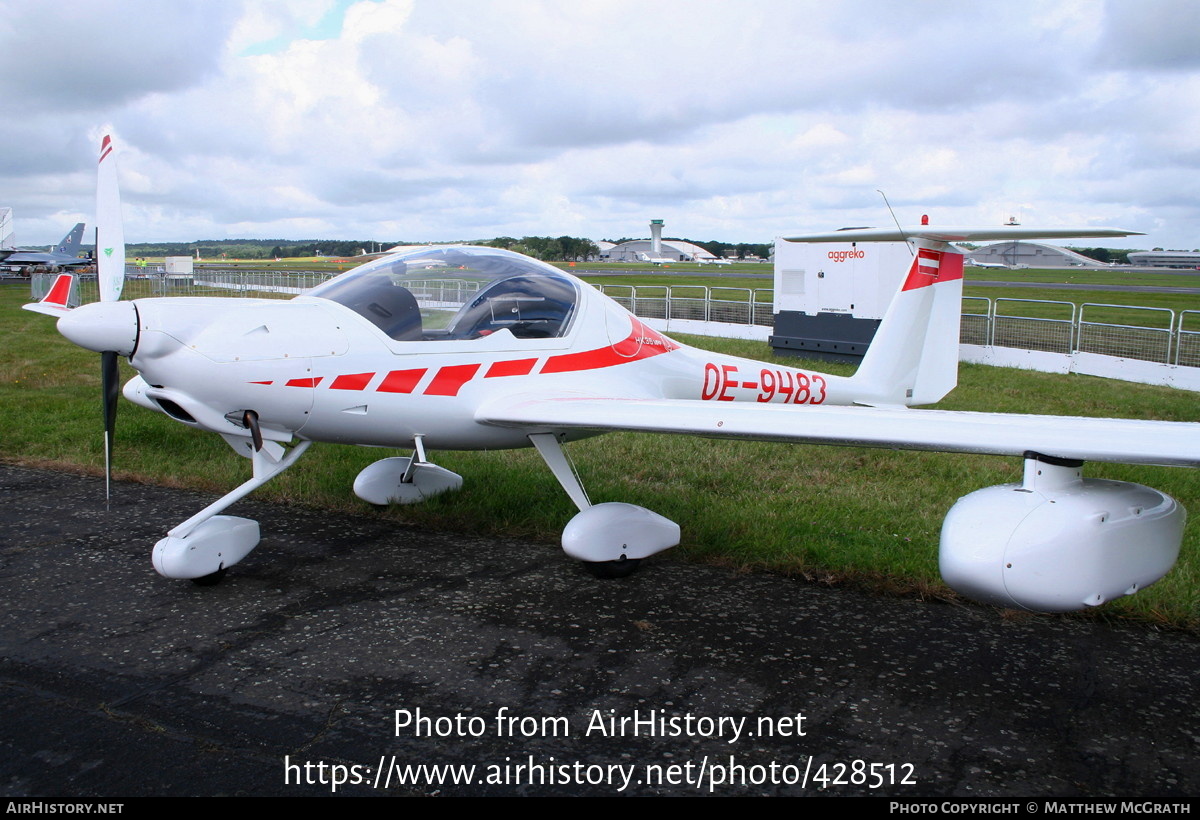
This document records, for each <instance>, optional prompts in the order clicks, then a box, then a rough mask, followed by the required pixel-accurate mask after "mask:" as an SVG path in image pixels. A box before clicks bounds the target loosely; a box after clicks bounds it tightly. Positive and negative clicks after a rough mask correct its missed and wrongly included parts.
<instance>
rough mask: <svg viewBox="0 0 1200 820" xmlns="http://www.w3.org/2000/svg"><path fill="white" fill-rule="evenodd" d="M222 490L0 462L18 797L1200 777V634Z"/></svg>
mask: <svg viewBox="0 0 1200 820" xmlns="http://www.w3.org/2000/svg"><path fill="white" fill-rule="evenodd" d="M347 491H348V490H347ZM210 500H211V498H209V497H205V496H202V495H200V494H196V493H191V492H181V491H176V490H167V489H161V488H155V487H146V486H140V485H133V484H117V485H116V490H115V495H114V500H113V502H112V504H111V508H110V509H107V510H106V508H105V502H104V493H103V484H102V482H101V481H100V480H99V479H95V478H85V477H77V476H71V475H64V474H58V473H51V472H44V471H37V470H30V469H24V468H14V467H0V501H2V503H0V522H2V523H0V597H2V600H3V604H2V609H3V611H2V615H0V618H2V621H0V623H2V626H0V648H2V651H0V687H2V690H3V697H2V698H0V727H2V728H0V792H2V793H3V794H4V795H5V796H7V797H19V796H38V797H128V796H137V795H307V794H330V793H333V791H334V789H335V781H339V780H340V781H341V782H340V783H339V784H336V791H337V793H338V794H375V795H378V794H441V795H568V794H593V795H615V794H638V795H647V794H709V793H712V794H719V795H743V794H768V795H821V794H838V795H843V794H845V795H860V794H873V795H905V796H959V797H978V796H1022V797H1047V796H1061V797H1100V796H1127V797H1133V796H1142V797H1146V796H1158V797H1179V796H1188V795H1196V794H1200V766H1198V765H1197V762H1198V759H1200V755H1198V751H1197V750H1198V743H1200V715H1198V712H1197V709H1196V701H1197V698H1196V688H1197V685H1196V679H1197V669H1200V640H1198V639H1197V638H1196V637H1194V636H1190V635H1184V634H1178V633H1170V632H1162V631H1157V630H1154V629H1151V628H1142V627H1128V626H1123V627H1113V626H1108V625H1104V624H1102V623H1098V622H1095V621H1086V620H1080V619H1069V618H1061V617H1040V616H1039V617H1035V616H1017V615H1012V614H1008V615H1006V614H1004V613H1000V612H998V611H996V610H993V609H988V608H984V607H974V606H961V605H950V604H945V603H937V602H920V601H915V600H898V599H889V598H880V597H872V596H868V595H863V594H858V593H855V592H852V591H846V590H839V589H828V588H823V587H821V586H817V585H814V584H810V583H806V582H805V581H803V580H799V579H794V578H787V577H781V576H777V575H771V574H738V573H735V572H731V571H728V570H725V569H722V568H718V567H711V566H699V565H692V564H687V563H684V562H681V561H679V560H675V559H672V558H670V557H669V555H668V556H662V557H659V558H657V559H654V560H650V561H648V562H646V564H645V565H644V566H643V568H642V570H641V571H640V572H638V573H637V574H636V575H634V576H633V577H631V578H628V579H623V580H609V581H597V580H595V579H593V578H592V577H591V576H590V575H588V574H586V573H585V572H584V571H583V570H582V569H581V568H580V567H579V566H577V565H576V564H575V563H574V562H573V561H572V560H570V559H569V558H567V557H566V556H565V555H564V554H563V553H562V551H561V550H560V549H558V547H557V546H556V545H554V544H545V543H526V542H522V541H517V540H505V539H494V538H478V537H472V536H463V535H459V534H452V533H437V532H423V531H419V530H416V529H412V528H405V527H398V526H396V525H395V524H394V523H389V522H387V521H384V520H383V519H381V518H379V517H372V516H370V515H364V516H362V517H347V516H335V515H328V514H324V513H320V512H315V511H312V510H307V509H303V508H298V507H288V506H278V505H266V504H260V503H254V502H253V501H248V502H242V503H240V504H238V505H236V506H235V507H234V508H233V509H232V510H231V513H233V514H240V515H245V516H248V517H253V518H256V519H258V520H259V521H260V522H261V523H262V527H263V535H264V537H263V542H262V544H261V545H260V546H259V548H258V549H257V550H256V551H255V552H254V553H252V554H251V555H250V556H249V557H248V558H247V559H246V560H245V561H243V562H242V563H241V564H240V565H238V566H237V567H235V568H234V569H233V570H231V571H230V573H229V575H228V577H227V578H226V579H225V580H224V582H222V583H221V584H220V585H218V586H215V587H207V588H202V587H198V586H195V585H193V584H191V583H189V582H186V581H184V582H180V581H170V580H167V579H164V578H161V577H159V576H158V575H156V574H155V572H154V571H153V569H152V568H151V566H150V562H149V550H150V548H151V546H152V544H153V543H154V541H155V540H156V539H157V538H158V537H160V536H161V534H162V532H163V530H165V529H167V528H168V527H170V526H173V525H174V523H177V522H178V521H180V520H182V519H184V518H186V517H187V516H189V515H190V514H192V513H193V512H195V511H196V510H198V509H199V508H200V507H201V506H203V505H204V504H206V503H207V502H208V501H210ZM418 710H419V711H418ZM419 767H424V768H419ZM451 767H453V768H451ZM471 767H474V768H471ZM455 778H457V779H458V780H459V781H466V782H458V783H454V782H451V781H453V780H454V779H455ZM356 781H357V782H356ZM401 781H403V782H401Z"/></svg>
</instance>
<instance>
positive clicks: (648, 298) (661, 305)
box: [630, 285, 671, 319]
mask: <svg viewBox="0 0 1200 820" xmlns="http://www.w3.org/2000/svg"><path fill="white" fill-rule="evenodd" d="M632 290H633V306H632V307H631V308H630V310H631V311H632V312H633V313H634V314H635V315H637V316H642V317H644V318H646V319H669V318H671V312H670V305H669V301H670V295H671V289H670V288H668V287H666V286H665V285H639V286H637V287H634V288H632Z"/></svg>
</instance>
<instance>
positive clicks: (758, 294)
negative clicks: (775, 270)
mask: <svg viewBox="0 0 1200 820" xmlns="http://www.w3.org/2000/svg"><path fill="white" fill-rule="evenodd" d="M750 324H752V325H760V326H762V327H775V291H774V290H773V289H771V288H755V290H754V293H753V295H752V296H751V306H750Z"/></svg>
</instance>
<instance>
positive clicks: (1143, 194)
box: [0, 0, 1200, 249]
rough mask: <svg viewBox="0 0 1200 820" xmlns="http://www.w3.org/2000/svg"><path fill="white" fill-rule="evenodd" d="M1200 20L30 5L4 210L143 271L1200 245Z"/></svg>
mask: <svg viewBox="0 0 1200 820" xmlns="http://www.w3.org/2000/svg"><path fill="white" fill-rule="evenodd" d="M1197 32H1200V2H1194V0H1110V2H1102V1H1101V0H1028V1H1027V0H1008V2H988V3H984V2H961V1H960V0H910V1H909V2H896V0H845V1H844V2H833V1H832V0H778V1H777V0H738V2H732V0H720V1H718V0H287V2H283V0H171V2H163V1H162V0H66V1H65V2H45V0H7V2H6V3H5V6H4V12H3V14H2V15H0V118H2V124H0V206H5V205H7V206H11V207H12V208H13V209H14V212H15V217H16V229H17V235H16V238H17V242H18V243H20V244H29V245H33V244H44V243H49V242H53V241H55V240H57V239H58V238H59V237H60V236H62V234H64V233H65V232H66V231H67V229H68V228H70V226H71V225H72V224H74V223H75V222H77V221H81V220H82V221H86V222H88V223H89V224H90V223H91V221H92V209H93V203H92V200H93V198H94V187H95V182H94V169H95V161H96V156H97V152H98V146H99V139H100V136H101V135H102V134H103V133H105V132H111V133H112V134H113V136H114V139H115V140H116V141H117V145H118V161H119V165H120V178H121V185H122V193H123V196H124V201H125V221H126V237H127V239H128V241H130V242H138V241H157V240H178V241H189V240H195V239H208V238H223V237H229V238H234V237H256V238H283V239H304V238H348V239H349V238H357V239H367V238H372V239H379V240H384V241H398V240H405V241H436V240H456V239H471V238H486V237H492V236H497V235H515V236H522V235H528V234H539V235H547V234H549V235H561V234H571V235H575V236H586V237H590V238H593V239H600V238H616V237H620V236H644V235H647V234H648V228H647V227H646V226H647V222H648V220H650V219H651V218H658V219H664V220H666V226H667V227H666V233H667V234H668V235H671V236H686V237H689V238H692V239H701V240H705V239H718V240H724V241H730V242H737V241H749V242H762V241H770V240H771V238H773V237H774V236H777V235H780V234H789V233H797V232H802V231H806V230H824V229H829V228H837V227H843V226H846V225H878V224H889V223H890V217H889V216H888V214H887V211H886V209H885V208H884V205H883V202H882V200H881V198H880V196H879V194H878V193H876V189H883V190H884V191H885V192H886V193H887V195H888V197H889V199H890V200H891V202H892V205H893V207H894V208H895V209H896V211H897V214H898V216H899V217H900V219H901V221H903V222H915V221H916V220H918V219H919V218H920V215H921V214H923V213H928V214H930V215H931V217H932V219H933V220H934V221H935V222H941V223H943V224H946V223H959V224H962V223H971V224H976V223H985V224H991V223H999V222H1002V221H1004V220H1006V219H1007V218H1008V217H1009V216H1011V215H1015V216H1017V217H1018V218H1019V219H1020V220H1021V221H1022V222H1023V223H1025V224H1053V225H1060V224H1077V223H1084V224H1094V225H1116V226H1120V227H1126V228H1131V229H1135V230H1140V231H1144V232H1145V233H1147V234H1149V236H1147V237H1145V238H1141V239H1137V240H1132V241H1130V242H1127V243H1113V244H1114V245H1115V246H1122V244H1124V246H1131V247H1154V246H1162V247H1169V248H1188V249H1191V248H1195V247H1200V44H1198V41H1197V39H1196V34H1197Z"/></svg>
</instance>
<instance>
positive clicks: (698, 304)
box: [667, 285, 708, 322]
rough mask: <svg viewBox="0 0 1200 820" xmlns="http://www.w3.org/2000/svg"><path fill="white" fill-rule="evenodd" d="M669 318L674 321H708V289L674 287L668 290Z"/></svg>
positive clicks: (695, 286) (691, 286)
mask: <svg viewBox="0 0 1200 820" xmlns="http://www.w3.org/2000/svg"><path fill="white" fill-rule="evenodd" d="M667 301H668V305H667V308H668V310H667V316H669V317H670V318H672V319H693V320H695V321H697V322H706V321H708V288H706V287H705V286H704V285H674V286H672V287H669V288H667Z"/></svg>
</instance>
